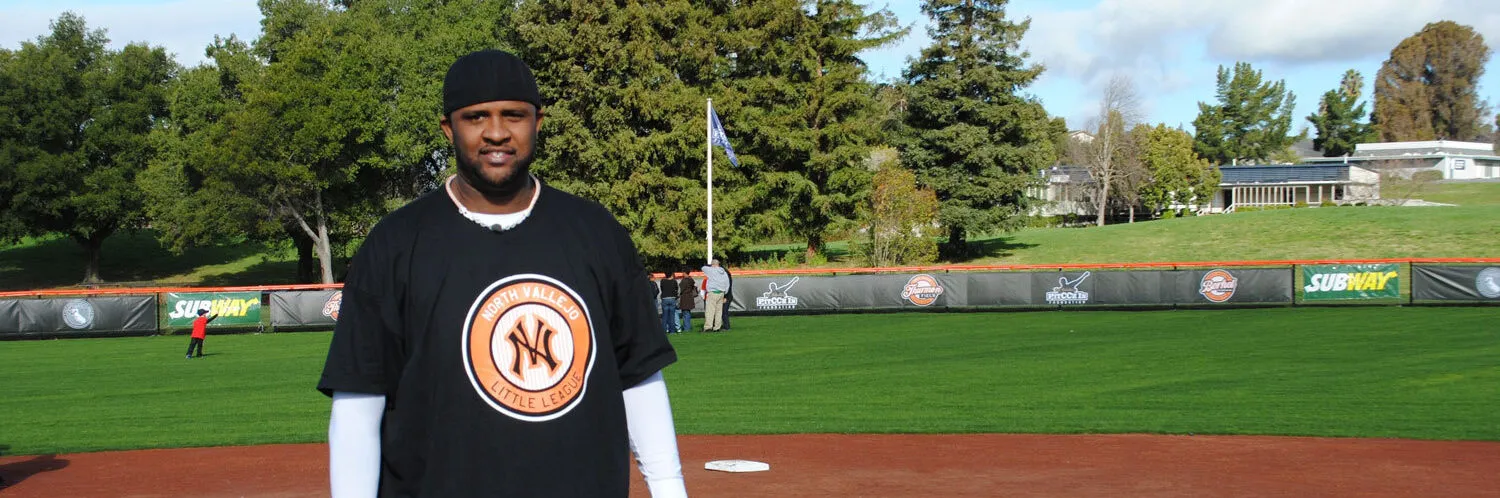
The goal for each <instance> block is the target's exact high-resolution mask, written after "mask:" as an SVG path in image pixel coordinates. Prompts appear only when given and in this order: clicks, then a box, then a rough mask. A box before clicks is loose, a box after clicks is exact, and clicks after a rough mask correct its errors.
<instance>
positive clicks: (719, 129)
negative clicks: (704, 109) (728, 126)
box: [709, 109, 740, 168]
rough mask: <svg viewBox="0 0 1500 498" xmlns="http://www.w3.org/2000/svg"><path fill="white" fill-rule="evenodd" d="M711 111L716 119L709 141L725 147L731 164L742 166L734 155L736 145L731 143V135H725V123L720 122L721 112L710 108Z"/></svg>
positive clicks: (725, 152)
mask: <svg viewBox="0 0 1500 498" xmlns="http://www.w3.org/2000/svg"><path fill="white" fill-rule="evenodd" d="M709 111H710V115H712V116H713V119H714V122H713V126H712V128H713V131H712V135H713V138H712V139H711V140H710V141H709V143H712V144H713V145H717V146H720V147H723V148H724V154H725V155H728V156H729V164H733V165H734V167H736V168H738V167H740V160H739V158H737V157H734V147H732V146H730V145H729V137H728V136H726V135H724V125H723V124H721V123H719V113H717V112H713V110H712V109H710V110H709Z"/></svg>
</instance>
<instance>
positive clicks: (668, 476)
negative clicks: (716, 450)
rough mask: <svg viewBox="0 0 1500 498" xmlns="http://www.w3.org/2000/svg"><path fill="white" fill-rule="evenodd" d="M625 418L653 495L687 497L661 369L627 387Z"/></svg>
mask: <svg viewBox="0 0 1500 498" xmlns="http://www.w3.org/2000/svg"><path fill="white" fill-rule="evenodd" d="M625 422H626V424H627V425H628V426H629V428H630V449H631V451H634V452H635V458H636V460H637V461H639V462H640V465H641V475H643V476H645V478H646V488H647V489H649V490H651V496H652V498H679V497H681V498H686V497H687V487H686V485H685V484H684V483H683V480H682V462H681V461H680V460H679V459H678V455H677V430H676V429H675V428H674V426H673V425H672V403H671V401H670V400H669V399H668V398H667V382H666V381H664V380H662V378H661V372H656V373H655V374H652V375H651V377H650V378H647V379H646V380H645V381H643V382H641V383H640V384H639V385H636V386H635V387H632V388H630V389H626V390H625Z"/></svg>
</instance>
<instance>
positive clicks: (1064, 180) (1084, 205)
mask: <svg viewBox="0 0 1500 498" xmlns="http://www.w3.org/2000/svg"><path fill="white" fill-rule="evenodd" d="M1039 174H1040V175H1041V177H1042V182H1043V186H1041V187H1036V188H1033V189H1031V190H1030V192H1029V193H1030V195H1031V197H1032V198H1033V199H1039V200H1041V201H1043V202H1042V203H1041V205H1040V206H1037V207H1035V208H1032V210H1031V215H1032V216H1062V215H1078V216H1083V215H1088V214H1093V213H1094V212H1095V209H1097V206H1095V205H1094V204H1093V202H1094V201H1093V193H1094V188H1095V185H1097V184H1098V182H1096V181H1094V178H1093V176H1090V175H1089V170H1088V168H1085V167H1083V166H1069V165H1065V164H1059V165H1057V166H1052V167H1050V168H1046V169H1043V170H1042V171H1041V172H1040V173H1039Z"/></svg>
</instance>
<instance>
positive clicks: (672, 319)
mask: <svg viewBox="0 0 1500 498" xmlns="http://www.w3.org/2000/svg"><path fill="white" fill-rule="evenodd" d="M673 277H674V275H672V272H670V271H669V272H666V273H665V274H663V275H662V277H661V281H660V282H657V286H658V287H659V289H658V290H660V291H661V328H662V330H665V331H666V332H667V333H668V334H676V333H677V294H678V289H677V279H676V278H673Z"/></svg>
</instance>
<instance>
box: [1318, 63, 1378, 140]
mask: <svg viewBox="0 0 1500 498" xmlns="http://www.w3.org/2000/svg"><path fill="white" fill-rule="evenodd" d="M1364 85H1365V79H1364V77H1363V76H1360V74H1359V71H1355V70H1353V69H1350V70H1349V71H1347V72H1345V73H1344V79H1343V80H1342V81H1340V82H1339V87H1338V88H1335V89H1333V90H1329V91H1328V93H1325V94H1323V99H1322V100H1320V101H1318V112H1316V113H1313V114H1311V115H1308V116H1307V120H1308V121H1311V122H1312V124H1313V128H1314V129H1315V130H1317V133H1318V136H1317V138H1314V139H1313V150H1317V151H1322V152H1323V157H1338V156H1343V155H1345V154H1352V153H1354V146H1355V145H1356V144H1359V143H1363V142H1368V141H1370V140H1373V139H1374V138H1375V134H1374V133H1373V131H1374V130H1373V129H1372V128H1371V127H1370V125H1369V123H1361V122H1360V120H1363V119H1364V118H1365V103H1364V102H1360V101H1359V96H1360V89H1361V88H1363V87H1364Z"/></svg>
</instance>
